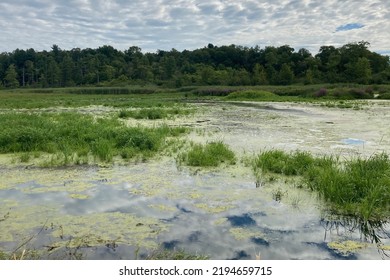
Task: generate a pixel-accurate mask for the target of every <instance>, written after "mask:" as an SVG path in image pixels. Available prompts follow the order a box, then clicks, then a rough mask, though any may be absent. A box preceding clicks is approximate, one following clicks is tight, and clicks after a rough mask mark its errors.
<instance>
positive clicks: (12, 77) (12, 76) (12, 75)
mask: <svg viewBox="0 0 390 280" xmlns="http://www.w3.org/2000/svg"><path fill="white" fill-rule="evenodd" d="M4 84H5V86H6V87H8V88H16V87H19V82H18V73H17V72H16V68H15V65H14V64H11V65H10V66H8V68H7V71H6V72H5V78H4Z"/></svg>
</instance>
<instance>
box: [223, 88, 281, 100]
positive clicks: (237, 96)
mask: <svg viewBox="0 0 390 280" xmlns="http://www.w3.org/2000/svg"><path fill="white" fill-rule="evenodd" d="M226 99H228V100H267V101H274V100H279V99H280V98H279V96H278V95H276V94H274V93H272V92H269V91H264V90H244V91H235V92H232V93H230V94H229V95H228V96H227V97H226Z"/></svg>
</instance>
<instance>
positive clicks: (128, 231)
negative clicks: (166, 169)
mask: <svg viewBox="0 0 390 280" xmlns="http://www.w3.org/2000/svg"><path fill="white" fill-rule="evenodd" d="M52 222H53V224H54V225H55V226H54V230H53V232H52V235H53V236H54V237H56V238H59V239H62V240H65V241H66V240H73V239H74V238H75V237H77V238H79V239H76V240H75V241H73V243H70V244H68V245H67V246H79V245H80V242H81V243H87V244H88V246H91V247H93V246H101V245H104V243H105V242H108V241H113V240H115V242H116V243H117V244H128V245H137V246H141V247H144V248H157V246H158V243H157V236H158V235H159V234H160V233H161V232H164V231H167V230H168V228H169V227H168V225H166V224H163V223H161V222H159V221H158V220H157V219H154V218H149V217H136V216H134V215H132V214H127V213H119V212H113V213H96V214H90V215H84V216H70V215H67V216H62V217H56V218H54V219H53V220H52ZM91 234H93V235H91ZM88 236H92V237H93V238H91V239H89V238H88ZM65 241H64V242H65Z"/></svg>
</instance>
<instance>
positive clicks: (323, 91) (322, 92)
mask: <svg viewBox="0 0 390 280" xmlns="http://www.w3.org/2000/svg"><path fill="white" fill-rule="evenodd" d="M327 94H328V90H327V89H326V88H320V89H319V90H318V91H317V92H316V93H315V94H314V97H324V96H326V95H327Z"/></svg>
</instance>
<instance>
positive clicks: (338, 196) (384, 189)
mask: <svg viewBox="0 0 390 280" xmlns="http://www.w3.org/2000/svg"><path fill="white" fill-rule="evenodd" d="M305 181H306V185H307V186H308V187H309V188H310V189H312V190H315V191H317V192H318V193H319V194H320V196H321V197H323V198H324V199H325V200H326V201H328V202H330V203H332V204H333V205H335V206H336V207H335V209H336V210H340V211H336V212H341V213H342V214H347V215H352V216H355V215H357V216H359V217H361V218H362V219H363V220H371V219H374V220H376V219H381V218H383V217H386V218H389V217H390V203H389V202H390V159H389V157H388V155H386V154H377V155H373V156H371V157H370V158H367V159H363V158H355V159H350V160H347V161H345V162H344V163H343V164H338V165H335V164H333V165H324V166H322V167H321V168H318V167H311V170H310V172H308V173H307V174H306V176H305Z"/></svg>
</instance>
